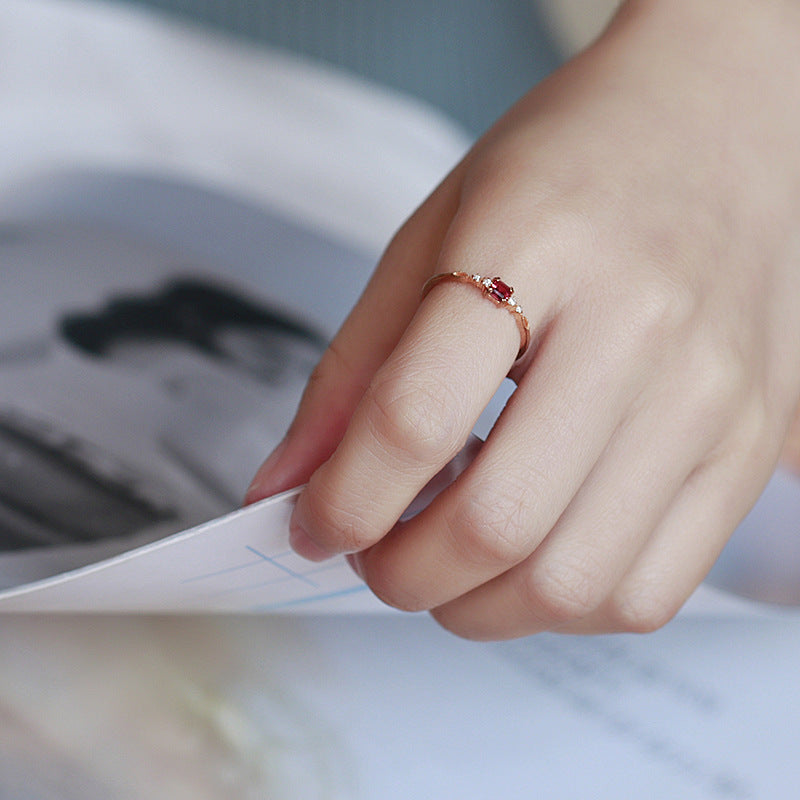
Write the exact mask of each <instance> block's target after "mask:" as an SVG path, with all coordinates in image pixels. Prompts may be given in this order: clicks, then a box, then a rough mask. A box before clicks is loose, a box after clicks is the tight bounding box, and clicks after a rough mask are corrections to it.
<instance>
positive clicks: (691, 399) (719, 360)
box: [687, 344, 748, 435]
mask: <svg viewBox="0 0 800 800" xmlns="http://www.w3.org/2000/svg"><path fill="white" fill-rule="evenodd" d="M692 360H693V363H691V364H690V365H689V369H688V370H687V374H688V376H689V380H690V386H689V389H688V392H687V410H688V412H689V414H690V419H689V423H690V425H692V424H693V425H694V426H695V427H696V428H698V431H697V432H698V434H700V435H702V434H703V432H705V431H707V430H709V429H712V430H720V429H724V428H726V427H730V426H731V425H732V424H733V423H734V421H735V420H736V421H738V420H739V418H740V414H741V410H742V402H743V398H744V395H745V390H746V386H747V380H748V379H747V375H746V369H745V367H744V365H743V363H742V360H741V359H739V358H737V357H736V356H735V354H734V353H732V352H731V351H730V350H727V351H726V349H724V348H721V347H718V346H716V345H710V344H706V345H704V346H700V347H699V348H698V350H697V351H696V352H695V354H694V358H693V359H692Z"/></svg>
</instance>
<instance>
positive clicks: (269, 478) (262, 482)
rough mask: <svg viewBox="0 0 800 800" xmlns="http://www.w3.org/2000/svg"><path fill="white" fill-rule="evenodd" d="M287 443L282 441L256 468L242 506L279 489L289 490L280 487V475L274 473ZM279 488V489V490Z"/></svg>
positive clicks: (261, 498)
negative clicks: (256, 470)
mask: <svg viewBox="0 0 800 800" xmlns="http://www.w3.org/2000/svg"><path fill="white" fill-rule="evenodd" d="M286 445H287V441H286V439H282V440H281V442H280V443H279V444H278V446H277V447H276V448H275V449H274V450H273V451H272V453H271V454H270V456H269V458H267V460H266V461H265V462H264V463H263V464H262V465H261V466H260V467H259V468H258V472H256V475H255V477H254V478H253V481H252V483H251V484H250V485H249V486H248V487H247V491H246V492H245V495H244V504H245V505H249V504H250V503H255V502H256V501H257V500H263V499H264V498H265V497H269V496H270V495H272V494H275V493H276V492H278V491H280V490H281V489H289V488H291V487H289V486H281V484H280V481H279V478H280V473H278V472H276V471H275V467H276V465H277V464H278V462H279V461H280V460H281V456H282V455H283V454H284V452H285V451H286ZM279 487H280V488H279Z"/></svg>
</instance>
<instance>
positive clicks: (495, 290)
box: [422, 272, 531, 361]
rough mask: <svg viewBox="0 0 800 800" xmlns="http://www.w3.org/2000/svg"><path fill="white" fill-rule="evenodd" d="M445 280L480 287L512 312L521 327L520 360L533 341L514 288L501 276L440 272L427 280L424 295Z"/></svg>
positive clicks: (496, 303) (494, 301) (517, 359)
mask: <svg viewBox="0 0 800 800" xmlns="http://www.w3.org/2000/svg"><path fill="white" fill-rule="evenodd" d="M445 281H456V282H457V283H468V284H470V285H472V286H475V287H476V288H477V289H480V290H481V291H482V292H483V294H484V295H485V296H486V297H488V298H489V299H490V300H491V301H492V302H493V303H494V304H495V305H498V306H503V307H504V308H505V309H506V310H507V311H509V312H510V313H511V316H513V317H514V319H515V320H516V322H517V327H518V328H519V352H518V353H517V357H516V359H514V360H515V361H519V359H521V358H522V356H524V355H525V353H526V352H527V350H528V347H529V346H530V343H531V326H530V323H529V322H528V318H527V317H526V316H525V313H524V312H523V310H522V306H520V304H519V303H518V302H517V301H516V298H515V297H514V290H513V289H512V288H511V287H510V286H509V285H508V284H507V283H505V282H504V281H502V280H501V279H500V278H484V277H483V276H481V275H470V274H469V273H468V272H440V273H439V274H438V275H434V276H433V277H432V278H428V280H427V281H425V285H424V286H423V287H422V297H423V298H424V297H425V296H426V295H427V294H428V292H429V291H430V290H431V289H433V287H434V286H436V285H437V284H439V283H444V282H445Z"/></svg>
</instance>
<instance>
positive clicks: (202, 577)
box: [181, 559, 263, 583]
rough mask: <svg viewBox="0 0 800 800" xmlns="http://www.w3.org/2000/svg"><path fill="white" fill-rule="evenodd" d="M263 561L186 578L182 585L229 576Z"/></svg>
mask: <svg viewBox="0 0 800 800" xmlns="http://www.w3.org/2000/svg"><path fill="white" fill-rule="evenodd" d="M262 561H263V559H259V560H257V561H248V562H247V563H246V564H237V565H236V566H235V567H227V568H225V569H218V570H217V571H216V572H207V573H206V574H205V575H195V576H194V577H192V578H185V579H184V580H182V581H181V583H194V582H195V581H203V580H205V579H206V578H216V577H217V576H219V575H227V574H228V573H229V572H237V571H238V570H240V569H247V567H254V566H256V564H261V563H262Z"/></svg>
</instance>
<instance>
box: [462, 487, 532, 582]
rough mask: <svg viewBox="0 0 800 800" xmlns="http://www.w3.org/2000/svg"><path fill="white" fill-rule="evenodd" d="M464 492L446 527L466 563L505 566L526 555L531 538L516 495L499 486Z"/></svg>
mask: <svg viewBox="0 0 800 800" xmlns="http://www.w3.org/2000/svg"><path fill="white" fill-rule="evenodd" d="M465 494H466V496H465V497H464V499H462V500H461V502H459V503H458V504H457V505H456V507H455V509H454V511H453V513H452V515H451V516H450V518H449V519H448V531H449V533H450V536H451V537H452V538H453V544H454V546H455V550H456V551H457V552H458V554H459V556H460V557H461V558H462V559H464V561H466V563H469V564H475V565H478V566H482V567H483V566H487V565H488V566H508V565H511V564H516V563H517V562H519V561H521V560H522V559H523V558H524V557H525V556H527V555H528V553H529V551H530V549H532V547H531V545H530V541H531V538H530V536H529V535H528V533H527V529H526V526H525V517H526V513H525V510H524V507H523V502H522V501H521V500H520V499H519V497H518V496H514V494H513V492H512V493H508V491H507V490H506V492H503V491H502V490H499V489H494V490H491V491H488V490H486V489H482V490H478V491H476V492H469V493H465ZM506 494H510V495H511V496H504V495H506Z"/></svg>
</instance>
